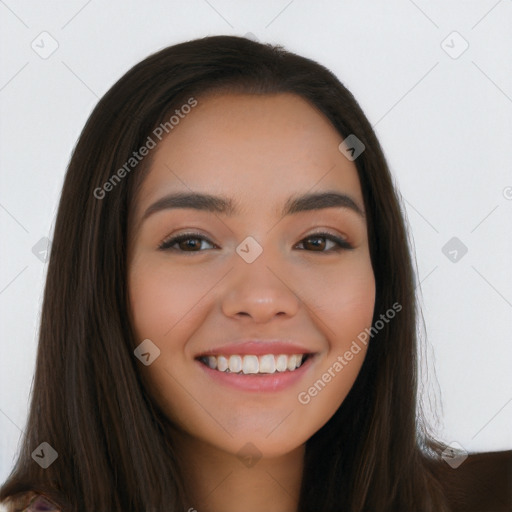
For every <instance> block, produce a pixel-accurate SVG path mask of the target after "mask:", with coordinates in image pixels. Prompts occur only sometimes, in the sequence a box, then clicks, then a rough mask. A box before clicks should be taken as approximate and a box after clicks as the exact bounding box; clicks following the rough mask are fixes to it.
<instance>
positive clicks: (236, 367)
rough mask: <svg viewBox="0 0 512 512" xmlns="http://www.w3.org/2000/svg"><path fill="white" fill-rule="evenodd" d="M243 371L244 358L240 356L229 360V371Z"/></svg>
mask: <svg viewBox="0 0 512 512" xmlns="http://www.w3.org/2000/svg"><path fill="white" fill-rule="evenodd" d="M241 369H242V358H241V357H240V356H231V357H230V358H229V371H230V372H233V373H238V372H239V371H240V370H241Z"/></svg>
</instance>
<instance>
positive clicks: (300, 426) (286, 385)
mask: <svg viewBox="0 0 512 512" xmlns="http://www.w3.org/2000/svg"><path fill="white" fill-rule="evenodd" d="M416 313H417V311H416V301H415V281H414V275H413V269H412V265H411V256H410V251H409V248H408V243H407V234H406V230H405V227H404V221H403V217H402V213H401V209H400V205H399V202H398V199H397V195H396V193H395V191H394V189H393V186H392V180H391V177H390V173H389V170H388V167H387V165H386V162H385V159H384V156H383V153H382V150H381V148H380V146H379V143H378V141H377V139H376V137H375V134H374V132H373V130H372V128H371V126H370V124H369V122H368V121H367V119H366V117H365V116H364V114H363V112H362V110H361V109H360V107H359V106H358V104H357V102H356V101H355V99H354V97H353V96H352V95H351V94H350V92H349V91H347V89H346V88H345V87H344V86H343V85H342V84H341V83H340V82H339V81H338V80H337V78H336V77H335V76H334V75H333V74H332V73H330V72H329V71H328V70H327V69H325V68H324V67H322V66H321V65H319V64H317V63H315V62H313V61H311V60H308V59H305V58H303V57H300V56H297V55H294V54H292V53H289V52H286V51H284V50H283V49H282V48H280V47H273V46H271V45H263V44H259V43H255V42H253V41H250V40H247V39H244V38H238V37H228V36H217V37H208V38H204V39H200V40H195V41H191V42H187V43H183V44H179V45H176V46H172V47H169V48H166V49H164V50H162V51H160V52H158V53H156V54H154V55H152V56H150V57H149V58H147V59H146V60H144V61H143V62H141V63H139V64H138V65H136V66H135V67H134V68H133V69H131V70H130V71H129V72H128V73H127V74H126V75H125V76H123V77H122V78H121V79H120V80H119V81H118V82H117V83H116V84H115V85H114V86H113V87H112V88H111V89H110V91H109V92H108V93H107V94H106V95H105V96H104V97H103V98H102V100H101V101H100V102H99V104H98V106H97V107H96V109H95V110H94V112H93V113H92V115H91V117H90V119H89V120H88V122H87V124H86V126H85V128H84V130H83V133H82V135H81V137H80V140H79V141H78V144H77V146H76V149H75V151H74V154H73V157H72V160H71V162H70V165H69V169H68V172H67V176H66V180H65V184H64V187H63V191H62V198H61V202H60V205H59V212H58V216H57V221H56V226H55V233H54V239H53V248H52V254H51V259H50V263H49V268H48V277H47V284H46V289H45V296H44V306H43V314H42V322H41V332H40V341H39V348H38V354H37V367H36V374H35V381H34V386H33V393H32V401H31V406H30V413H29V419H28V425H27V427H26V437H25V438H24V439H23V447H22V450H21V452H20V454H19V458H18V460H17V463H16V465H15V468H14V470H13V472H12V474H11V475H10V477H9V479H8V480H7V482H6V483H5V484H4V486H3V487H2V489H1V491H0V500H1V499H5V500H6V501H5V502H6V503H7V504H8V506H9V507H10V508H9V510H62V511H66V512H67V511H79V510H80V511H83V510H87V511H93V510H94V511H96V512H100V511H105V512H106V511H164V510H165V511H187V510H188V511H190V512H192V511H198V512H218V511H222V512H231V511H235V510H241V509H242V510H245V511H247V512H252V511H261V510H265V511H267V512H292V511H293V512H296V511H303V512H304V511H308V512H309V511H311V512H313V511H314V512H322V511H325V512H331V511H351V512H362V511H372V512H377V511H393V512H398V511H425V512H427V511H432V512H434V511H435V512H443V511H449V510H458V509H457V507H458V506H461V503H463V501H464V496H463V495H462V494H461V492H459V491H460V488H458V487H457V485H458V484H457V483H456V482H455V480H454V479H453V475H454V474H455V472H456V471H463V468H464V467H465V466H464V465H466V467H474V465H473V466H468V465H469V464H470V462H469V461H466V462H463V464H462V465H461V466H460V469H457V470H455V469H453V468H452V467H450V466H449V465H448V464H447V463H446V462H444V460H443V458H442V455H441V454H442V452H443V450H444V449H445V448H446V446H445V445H443V444H442V443H440V442H438V441H436V440H435V439H433V438H432V437H431V436H430V434H429V432H428V428H427V426H426V424H425V422H424V420H423V419H422V416H421V411H420V410H419V407H418V405H417V347H416V335H415V333H416ZM470 459H471V457H470ZM472 460H474V459H472ZM458 474H462V473H458ZM450 479H451V481H452V484H453V485H452V484H450V485H447V483H446V482H447V481H448V480H450ZM494 488H496V485H495V487H494ZM492 492H494V491H492ZM492 492H489V493H488V494H492ZM7 498H9V499H7ZM502 498H503V496H500V499H502ZM466 504H467V503H466ZM493 510H494V509H493ZM496 510H498V509H496ZM503 510H505V509H503Z"/></svg>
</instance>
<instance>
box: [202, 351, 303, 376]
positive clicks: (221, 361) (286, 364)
mask: <svg viewBox="0 0 512 512" xmlns="http://www.w3.org/2000/svg"><path fill="white" fill-rule="evenodd" d="M309 356H310V354H292V355H288V354H279V355H274V354H265V355H262V356H256V355H231V356H221V355H219V356H202V357H199V358H197V360H198V361H200V362H201V363H203V364H204V365H205V366H208V368H211V369H212V370H217V371H219V372H223V373H233V374H238V375H268V374H272V373H285V372H286V373H290V372H293V371H295V370H297V369H298V368H300V367H301V366H302V365H303V364H304V363H305V361H306V360H307V359H308V358H309Z"/></svg>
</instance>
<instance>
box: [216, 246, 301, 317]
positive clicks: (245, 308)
mask: <svg viewBox="0 0 512 512" xmlns="http://www.w3.org/2000/svg"><path fill="white" fill-rule="evenodd" d="M287 276H288V277H287ZM300 304H301V300H300V298H299V296H298V294H297V292H296V291H295V290H294V286H293V281H292V279H291V278H290V277H289V273H288V272H283V271H282V270H279V269H278V267H277V265H275V262H274V265H272V263H271V262H270V261H268V260H266V258H264V257H263V254H262V256H260V257H259V258H258V259H257V260H256V261H254V262H252V263H246V262H245V261H242V260H240V261H238V262H237V263H236V265H235V268H234V269H233V270H232V271H231V272H230V277H229V280H228V282H226V289H225V292H224V294H223V297H222V311H223V313H224V314H225V315H226V316H227V317H229V318H241V317H250V318H251V319H252V321H253V322H256V323H266V322H269V321H271V320H272V319H273V318H274V317H275V316H281V317H284V318H291V317H293V316H294V315H296V314H297V311H298V310H299V308H300Z"/></svg>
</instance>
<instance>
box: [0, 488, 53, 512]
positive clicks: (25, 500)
mask: <svg viewBox="0 0 512 512" xmlns="http://www.w3.org/2000/svg"><path fill="white" fill-rule="evenodd" d="M43 510H44V511H46V512H60V510H59V509H58V508H57V507H56V506H55V505H54V504H53V503H52V502H51V501H49V500H48V499H47V498H45V497H44V496H43V495H41V494H38V493H35V492H33V491H30V492H25V493H22V494H17V495H16V496H11V497H10V498H9V499H7V500H5V501H3V502H2V503H0V512H42V511H43Z"/></svg>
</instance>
